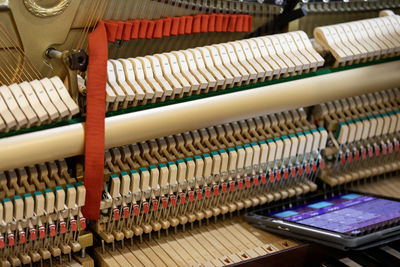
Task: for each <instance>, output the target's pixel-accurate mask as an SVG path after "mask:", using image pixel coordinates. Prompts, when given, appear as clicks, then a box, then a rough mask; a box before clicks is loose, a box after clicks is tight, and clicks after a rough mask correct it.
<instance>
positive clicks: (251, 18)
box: [247, 15, 253, 32]
mask: <svg viewBox="0 0 400 267" xmlns="http://www.w3.org/2000/svg"><path fill="white" fill-rule="evenodd" d="M247 23H248V24H247V26H248V27H247V32H252V31H253V17H252V16H250V15H247Z"/></svg>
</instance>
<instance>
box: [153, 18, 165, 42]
mask: <svg viewBox="0 0 400 267" xmlns="http://www.w3.org/2000/svg"><path fill="white" fill-rule="evenodd" d="M163 25H164V20H163V19H158V20H156V26H155V28H154V34H153V37H154V38H161V37H162V36H163Z"/></svg>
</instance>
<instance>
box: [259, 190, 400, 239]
mask: <svg viewBox="0 0 400 267" xmlns="http://www.w3.org/2000/svg"><path fill="white" fill-rule="evenodd" d="M264 215H266V216H268V217H273V218H279V219H283V220H286V221H290V222H296V223H300V224H304V225H308V226H313V227H317V228H321V229H325V230H330V231H333V232H338V233H343V234H350V235H357V234H360V233H362V232H365V231H366V230H374V229H378V228H381V227H385V226H388V225H393V224H396V223H398V222H400V202H397V201H393V200H388V199H382V198H376V197H372V196H365V195H359V194H354V193H349V194H343V195H339V196H335V197H331V198H327V199H324V200H321V201H315V202H311V203H308V204H306V205H301V206H296V207H293V208H290V209H286V210H280V211H275V212H272V213H267V214H264Z"/></svg>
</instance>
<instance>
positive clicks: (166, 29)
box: [163, 17, 172, 36]
mask: <svg viewBox="0 0 400 267" xmlns="http://www.w3.org/2000/svg"><path fill="white" fill-rule="evenodd" d="M171 27H172V18H171V17H168V18H166V19H164V28H163V36H170V35H171Z"/></svg>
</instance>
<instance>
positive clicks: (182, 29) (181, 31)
mask: <svg viewBox="0 0 400 267" xmlns="http://www.w3.org/2000/svg"><path fill="white" fill-rule="evenodd" d="M185 28H186V17H185V16H183V17H179V31H178V32H179V35H183V34H185Z"/></svg>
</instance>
